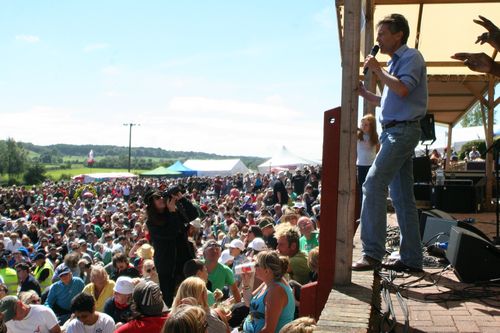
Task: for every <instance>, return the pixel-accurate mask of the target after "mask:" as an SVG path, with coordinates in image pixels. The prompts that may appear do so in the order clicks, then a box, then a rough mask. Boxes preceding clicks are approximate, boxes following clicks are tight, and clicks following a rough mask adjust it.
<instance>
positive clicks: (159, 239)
mask: <svg viewBox="0 0 500 333" xmlns="http://www.w3.org/2000/svg"><path fill="white" fill-rule="evenodd" d="M181 197H182V194H180V191H179V189H178V188H171V189H169V190H167V191H166V192H165V193H164V194H163V195H162V193H160V192H159V191H156V190H149V191H148V192H147V193H146V195H145V198H144V202H145V203H146V205H147V207H146V213H147V222H146V225H147V227H148V230H149V235H150V237H151V243H152V245H153V248H154V262H155V266H156V271H157V272H158V278H159V281H160V288H161V292H162V295H163V299H164V301H165V303H166V304H167V305H169V306H170V304H172V300H173V298H174V290H175V286H176V280H177V279H179V280H181V279H182V278H183V277H184V276H183V273H182V268H183V266H184V263H185V262H186V261H187V260H189V259H191V258H193V257H194V251H193V249H189V248H188V246H189V244H188V241H187V225H186V224H187V223H189V221H186V220H188V217H187V216H186V215H187V214H186V212H185V208H184V206H181V205H180V202H179V201H180V200H181ZM186 201H187V200H186ZM182 203H183V204H184V205H185V206H188V204H186V203H185V201H182ZM195 217H196V216H195ZM193 219H194V218H193ZM179 274H180V275H181V277H180V278H178V277H177V276H178V275H179Z"/></svg>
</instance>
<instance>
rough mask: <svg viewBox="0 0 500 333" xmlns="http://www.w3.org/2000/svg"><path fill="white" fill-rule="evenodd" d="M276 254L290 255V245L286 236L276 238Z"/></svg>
mask: <svg viewBox="0 0 500 333" xmlns="http://www.w3.org/2000/svg"><path fill="white" fill-rule="evenodd" d="M276 249H277V250H278V252H279V253H280V254H282V255H284V256H290V255H292V250H291V248H290V244H288V240H287V239H286V236H281V237H280V238H278V246H277V247H276Z"/></svg>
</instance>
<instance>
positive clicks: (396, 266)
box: [382, 259, 424, 273]
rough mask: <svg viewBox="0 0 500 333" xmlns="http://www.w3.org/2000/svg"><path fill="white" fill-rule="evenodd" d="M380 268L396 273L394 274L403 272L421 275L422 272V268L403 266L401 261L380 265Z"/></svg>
mask: <svg viewBox="0 0 500 333" xmlns="http://www.w3.org/2000/svg"><path fill="white" fill-rule="evenodd" d="M382 268H385V269H387V270H391V271H396V272H404V273H422V272H423V271H424V270H423V269H422V268H417V267H411V266H408V265H405V264H403V262H402V261H401V260H399V259H398V260H396V261H393V262H391V263H387V264H382Z"/></svg>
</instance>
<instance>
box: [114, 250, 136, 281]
mask: <svg viewBox="0 0 500 333" xmlns="http://www.w3.org/2000/svg"><path fill="white" fill-rule="evenodd" d="M123 275H125V276H130V277H131V278H136V277H141V274H140V273H139V271H138V270H137V268H135V267H134V266H132V265H131V264H130V263H129V262H128V257H127V256H126V255H125V254H124V253H122V252H118V253H116V254H115V255H114V256H113V269H112V273H111V274H110V276H111V279H112V280H115V281H116V279H118V278H119V277H120V276H123Z"/></svg>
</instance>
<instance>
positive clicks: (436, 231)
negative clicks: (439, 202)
mask: <svg viewBox="0 0 500 333" xmlns="http://www.w3.org/2000/svg"><path fill="white" fill-rule="evenodd" d="M452 227H460V228H462V229H466V230H468V231H469V232H472V233H473V234H475V235H477V236H478V237H481V238H483V239H484V240H485V241H487V242H490V239H489V238H488V236H486V235H485V234H484V233H483V232H482V231H481V230H479V229H478V228H476V227H474V226H473V225H472V224H470V223H467V222H463V221H457V220H455V219H454V218H453V217H452V216H451V215H449V214H448V213H445V212H442V211H440V210H437V209H432V210H430V211H422V212H421V214H420V237H421V238H422V243H424V245H429V244H433V243H435V242H441V243H443V242H448V241H449V238H450V232H451V228H452Z"/></svg>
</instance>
